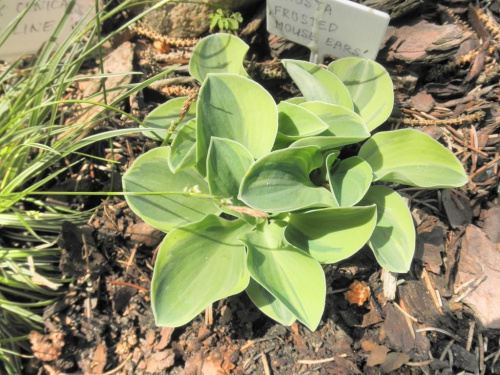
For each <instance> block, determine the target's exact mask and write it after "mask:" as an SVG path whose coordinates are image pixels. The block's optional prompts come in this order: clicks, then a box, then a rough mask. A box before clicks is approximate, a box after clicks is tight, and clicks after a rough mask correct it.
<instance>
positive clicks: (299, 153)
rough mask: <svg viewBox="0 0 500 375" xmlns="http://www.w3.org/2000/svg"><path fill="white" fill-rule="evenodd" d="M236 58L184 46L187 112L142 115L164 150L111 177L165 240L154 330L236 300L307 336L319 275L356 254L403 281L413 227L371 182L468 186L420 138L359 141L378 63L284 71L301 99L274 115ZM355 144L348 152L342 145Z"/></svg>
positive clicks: (376, 104) (384, 96)
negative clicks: (363, 252) (363, 253)
mask: <svg viewBox="0 0 500 375" xmlns="http://www.w3.org/2000/svg"><path fill="white" fill-rule="evenodd" d="M247 49H248V46H246V44H245V43H243V42H242V41H241V40H239V39H238V38H236V37H234V36H232V35H228V34H217V35H212V36H209V37H207V38H205V39H204V40H202V41H201V42H200V43H199V44H198V45H197V47H196V48H195V50H194V53H193V57H192V59H191V62H190V72H191V74H192V75H193V76H194V77H195V78H196V79H197V80H198V81H199V83H200V85H201V87H200V91H199V95H198V97H197V99H196V101H194V102H192V103H191V107H190V108H189V110H188V111H186V106H184V107H183V105H184V102H185V101H186V98H179V99H173V100H171V101H169V102H167V103H165V104H164V105H162V106H160V107H159V108H157V109H156V110H155V111H154V112H152V113H151V114H150V116H149V117H148V119H147V120H146V122H145V123H146V125H147V126H149V127H151V128H154V130H155V131H152V132H151V136H155V135H156V136H158V137H159V138H160V139H159V140H161V138H162V137H164V136H167V135H168V134H172V131H173V129H174V128H175V131H174V132H173V136H172V137H171V139H172V141H171V144H169V145H167V146H165V147H158V148H155V149H153V150H151V151H149V152H147V153H145V154H144V155H141V156H140V157H139V158H138V159H137V160H136V161H135V163H134V165H133V166H132V167H131V168H130V169H129V170H128V171H127V172H126V173H125V175H124V177H123V186H124V190H125V192H126V197H127V201H128V203H129V205H130V207H131V208H132V209H133V210H134V211H135V212H136V213H137V214H138V215H139V216H140V217H142V218H143V219H144V221H146V222H147V223H149V224H151V225H152V226H154V227H156V228H158V229H161V230H163V231H165V232H168V234H167V236H166V237H165V239H164V241H163V242H162V244H161V245H160V249H159V252H158V257H157V260H156V264H155V268H154V275H153V280H152V306H153V311H154V315H155V318H156V323H157V324H158V325H160V326H179V325H183V324H185V323H187V322H189V321H190V320H191V319H193V318H194V317H195V316H196V315H197V314H199V313H200V312H201V311H203V310H204V309H205V308H206V307H207V306H208V305H210V304H211V303H213V302H215V301H217V300H219V299H222V298H225V297H228V296H231V295H234V294H237V293H240V292H242V291H246V293H247V294H248V296H249V297H250V299H251V300H252V301H253V302H254V303H255V305H257V307H258V308H259V309H261V310H262V311H263V312H264V313H265V314H267V315H268V316H270V317H271V318H273V319H275V320H276V321H278V322H281V323H283V324H286V325H290V324H291V323H293V322H294V321H295V320H299V321H300V322H302V323H303V324H305V325H306V326H307V327H309V328H310V329H311V330H314V329H316V327H317V326H318V324H319V322H320V319H321V315H322V313H323V310H324V305H325V291H326V285H325V276H324V273H323V268H322V266H321V265H322V264H329V263H336V262H339V261H341V260H343V259H346V258H348V257H350V256H352V255H353V254H355V253H356V252H357V251H359V250H360V249H361V248H362V247H363V246H365V245H366V244H367V245H368V246H369V247H370V248H371V250H372V251H373V254H374V256H375V258H376V260H377V261H378V263H379V264H380V266H381V267H383V268H386V269H387V270H389V271H391V272H397V273H405V272H407V271H408V270H409V267H410V263H411V261H412V257H413V253H414V249H415V228H414V225H413V222H412V217H411V215H410V211H409V209H408V207H407V204H406V203H405V201H403V199H402V197H401V196H400V195H399V194H398V193H397V192H396V191H394V190H392V189H391V188H389V187H387V186H385V185H384V184H383V182H391V183H393V185H394V183H398V184H404V185H409V186H417V187H422V188H449V187H458V186H462V185H463V184H465V183H466V182H467V177H466V175H465V172H464V170H463V168H462V165H461V164H460V162H459V161H458V160H457V159H456V158H455V157H454V155H453V154H452V153H451V152H450V151H448V150H447V149H446V148H445V147H443V146H442V145H441V144H439V143H438V142H437V141H435V140H434V139H432V138H431V137H429V136H427V135H425V134H423V133H421V132H418V131H415V130H411V129H403V130H396V131H383V132H377V133H375V134H373V135H372V134H371V133H372V132H373V131H374V130H375V129H376V128H377V127H378V126H379V125H381V124H382V123H383V122H384V121H385V120H386V119H387V117H388V116H389V114H390V113H391V110H392V107H393V100H394V98H393V88H392V83H391V79H390V77H389V75H388V73H387V72H386V70H385V69H384V68H383V67H382V66H380V65H379V64H377V63H375V62H373V61H370V60H364V59H360V58H354V57H351V58H346V59H341V60H338V61H335V62H333V63H331V64H330V65H329V66H328V69H324V68H321V67H318V66H317V65H314V64H311V63H308V62H304V61H295V60H285V61H283V65H284V66H285V68H286V70H287V72H288V73H289V75H290V76H291V78H292V79H293V80H294V82H295V84H296V85H297V86H298V88H299V89H300V91H301V93H302V95H303V96H302V97H299V98H291V99H289V100H285V101H282V102H281V103H279V104H276V103H275V101H274V99H273V97H272V96H271V95H270V94H269V93H268V92H267V91H266V90H265V89H264V88H263V87H262V86H261V85H259V84H258V83H256V82H254V81H253V80H251V79H250V78H249V77H248V75H247V73H246V72H245V71H244V69H243V67H242V62H243V58H244V56H245V54H246V52H247ZM183 108H184V109H183ZM181 111H182V112H183V116H180V113H181ZM181 117H182V120H180V118H181ZM358 143H360V144H361V148H359V152H357V154H353V150H356V151H357V150H358V148H356V147H352V146H351V147H346V146H350V145H354V144H358Z"/></svg>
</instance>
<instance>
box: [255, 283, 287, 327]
mask: <svg viewBox="0 0 500 375" xmlns="http://www.w3.org/2000/svg"><path fill="white" fill-rule="evenodd" d="M246 292H247V294H248V297H250V299H251V300H252V302H253V303H254V304H255V306H257V307H258V308H259V310H260V311H262V312H263V313H264V314H266V315H267V316H268V317H270V318H271V319H274V320H276V321H277V322H278V323H281V324H283V325H285V326H291V325H292V324H293V322H295V320H297V318H296V317H295V315H293V314H292V312H291V311H290V310H288V308H287V307H286V306H285V305H284V304H282V303H281V302H280V301H279V300H278V299H277V298H276V297H274V296H273V295H272V294H271V293H269V292H268V291H267V290H266V288H264V287H263V286H262V285H260V284H259V283H258V282H256V281H255V280H254V279H252V278H250V284H248V287H247V289H246Z"/></svg>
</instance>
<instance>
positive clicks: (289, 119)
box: [277, 102, 328, 141]
mask: <svg viewBox="0 0 500 375" xmlns="http://www.w3.org/2000/svg"><path fill="white" fill-rule="evenodd" d="M278 115H279V123H278V125H279V126H278V137H277V140H278V141H296V140H298V139H301V138H305V137H310V136H312V135H318V134H320V133H323V132H324V131H325V130H327V129H328V125H327V124H326V123H325V122H323V121H322V120H321V119H320V118H319V117H318V116H317V115H315V114H314V113H312V112H311V111H308V110H307V109H306V108H303V107H301V106H298V105H295V104H292V103H289V102H281V103H280V104H279V105H278Z"/></svg>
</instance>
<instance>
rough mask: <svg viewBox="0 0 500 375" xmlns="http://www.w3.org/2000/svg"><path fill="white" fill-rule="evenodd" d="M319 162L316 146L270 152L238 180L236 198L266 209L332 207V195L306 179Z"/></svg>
mask: <svg viewBox="0 0 500 375" xmlns="http://www.w3.org/2000/svg"><path fill="white" fill-rule="evenodd" d="M322 164H323V158H322V156H321V153H320V152H319V148H318V147H316V146H310V147H297V148H287V149H284V150H279V151H274V152H271V153H270V154H268V155H266V156H264V157H263V158H261V159H259V160H257V161H256V162H255V163H254V164H253V165H252V166H251V167H250V169H249V170H248V172H247V173H246V175H245V177H244V178H243V181H242V183H241V187H240V193H239V199H240V200H241V201H243V202H244V203H246V204H247V205H248V206H250V207H252V208H255V209H256V210H260V211H266V212H289V211H294V210H300V209H304V208H309V207H328V206H335V203H336V202H335V201H334V199H333V197H332V194H331V193H330V192H329V191H328V190H327V189H325V188H324V187H322V186H316V185H314V184H313V183H312V182H311V180H310V178H309V174H310V173H311V171H312V170H314V169H316V168H319V167H321V165H322Z"/></svg>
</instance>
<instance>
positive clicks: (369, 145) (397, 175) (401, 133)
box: [358, 129, 468, 188]
mask: <svg viewBox="0 0 500 375" xmlns="http://www.w3.org/2000/svg"><path fill="white" fill-rule="evenodd" d="M358 156H359V157H361V158H363V159H364V160H366V161H367V162H368V164H370V166H371V167H372V170H373V180H374V181H389V182H398V183H400V184H405V185H410V186H418V187H424V188H453V187H460V186H463V185H464V184H466V183H467V181H468V178H467V174H466V173H465V171H464V168H463V167H462V164H461V163H460V161H459V160H458V159H457V158H456V157H455V155H453V153H452V152H451V151H449V150H448V149H446V148H445V147H444V146H443V145H441V144H440V143H439V142H437V141H435V140H434V139H433V138H432V137H430V136H428V135H427V134H424V133H422V132H419V131H417V130H413V129H402V130H395V131H388V132H380V133H377V134H375V135H374V136H373V137H371V138H370V139H369V140H367V141H366V142H365V144H364V145H363V146H362V147H361V149H360V150H359V154H358Z"/></svg>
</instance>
